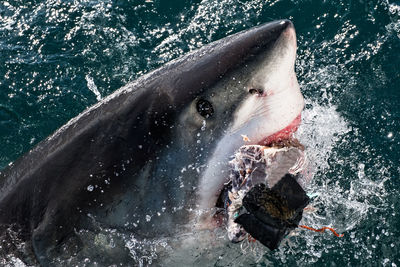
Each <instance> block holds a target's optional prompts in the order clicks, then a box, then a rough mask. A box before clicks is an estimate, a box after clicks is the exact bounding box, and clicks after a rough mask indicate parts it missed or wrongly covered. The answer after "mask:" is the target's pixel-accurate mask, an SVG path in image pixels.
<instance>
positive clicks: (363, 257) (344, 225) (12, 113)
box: [0, 0, 400, 266]
mask: <svg viewBox="0 0 400 267" xmlns="http://www.w3.org/2000/svg"><path fill="white" fill-rule="evenodd" d="M281 18H287V19H290V20H292V21H293V23H294V25H295V28H296V31H297V38H298V58H297V62H296V73H297V76H298V80H299V83H300V86H301V90H302V93H303V94H304V96H305V99H306V107H305V110H304V112H303V124H302V126H301V128H300V129H299V132H298V138H299V139H300V140H301V141H302V142H303V143H304V144H305V146H306V147H307V153H308V155H309V160H310V162H311V165H312V170H311V172H312V174H313V176H314V179H313V181H312V182H311V184H310V185H309V186H308V189H307V191H308V192H309V194H310V195H311V196H312V205H313V207H314V210H313V211H310V212H308V213H305V214H304V216H303V224H306V225H309V226H312V227H316V228H318V227H322V226H331V227H334V228H335V229H336V230H337V231H338V232H340V233H343V234H344V237H342V238H337V237H335V236H334V235H333V234H331V233H330V232H326V233H323V234H321V233H314V232H311V231H305V230H299V231H296V232H295V233H294V235H293V236H291V237H288V238H287V239H286V240H285V242H284V243H283V244H282V245H281V247H280V248H279V249H278V250H276V251H274V252H270V251H268V249H266V248H264V247H262V246H260V245H258V244H247V246H246V245H242V246H241V247H240V249H239V250H238V251H239V252H238V253H235V256H234V257H231V256H230V249H231V247H232V245H229V246H226V247H224V248H221V249H218V250H216V251H215V253H213V251H211V252H209V253H210V259H211V260H210V261H209V262H208V264H207V265H208V266H210V265H214V266H270V265H276V266H278V265H279V266H280V265H284V266H295V265H298V266H308V265H318V266H319V265H321V266H400V214H399V212H400V193H399V187H400V175H399V173H400V1H389V0H375V1H366V0H348V1H338V0H329V1H322V0H321V1H312V0H251V1H240V0H203V1H199V0H196V1H184V0H168V1H167V0H153V1H145V0H141V1H133V0H104V1H100V0H46V1H45V0H14V1H13V0H9V1H1V2H0V169H2V168H4V167H5V166H7V165H8V164H9V163H10V162H12V161H14V160H16V159H17V158H18V157H20V156H21V155H23V154H24V153H25V152H27V151H29V149H31V148H32V147H33V146H34V145H35V144H37V143H38V142H39V141H41V140H43V139H44V138H46V137H47V136H48V135H50V134H51V133H52V132H54V131H55V130H56V129H57V128H59V127H60V126H62V125H63V124H65V123H66V122H67V121H68V120H70V119H71V118H73V117H75V116H76V115H78V114H79V113H80V112H82V111H83V110H85V109H86V108H88V107H89V106H91V105H93V104H94V103H96V102H98V101H99V100H101V99H102V98H103V97H105V96H107V95H109V94H111V93H112V92H114V91H115V90H117V89H118V88H120V87H121V86H123V85H125V84H126V83H128V82H130V81H133V80H135V79H136V78H137V77H139V76H141V75H143V74H144V73H146V72H149V71H151V70H153V69H155V68H157V67H159V66H161V65H163V64H164V63H166V62H168V61H170V60H172V59H174V58H177V57H179V56H181V55H183V54H185V53H186V52H188V51H192V50H194V49H196V48H199V47H201V46H203V45H205V44H207V43H210V42H212V41H214V40H217V39H220V38H222V37H225V36H227V35H229V34H232V33H236V32H238V31H241V30H244V29H247V28H250V27H252V26H256V25H259V24H262V23H265V22H269V21H271V20H275V19H281ZM127 238H128V239H129V237H127ZM128 241H131V242H130V243H129V242H128ZM128 241H127V244H128V246H127V247H129V249H132V265H133V266H137V265H143V266H147V265H149V264H151V263H152V260H153V259H155V258H157V252H156V251H157V249H156V246H157V245H159V243H157V242H156V241H154V242H153V243H151V242H150V243H148V242H147V243H140V242H138V241H134V240H128ZM167 241H168V240H167ZM163 242H164V241H163ZM129 245H130V246H129ZM238 246H240V245H238ZM0 249H1V248H0ZM87 260H88V261H87V262H85V263H82V265H81V266H84V265H86V266H92V265H95V264H94V263H95V262H96V259H87ZM66 264H67V263H66ZM0 265H8V266H24V264H23V263H22V261H21V260H20V259H18V257H17V256H15V255H9V257H6V258H3V259H0Z"/></svg>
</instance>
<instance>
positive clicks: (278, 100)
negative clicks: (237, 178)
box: [178, 20, 304, 209]
mask: <svg viewBox="0 0 400 267" xmlns="http://www.w3.org/2000/svg"><path fill="white" fill-rule="evenodd" d="M225 42H226V43H227V44H224V43H225ZM244 44H246V45H247V46H246V48H248V47H251V48H252V50H250V49H249V51H246V53H247V54H246V55H245V56H244V55H243V58H242V60H241V61H238V63H237V65H235V67H232V68H231V69H230V70H229V71H226V72H225V73H224V74H223V75H221V76H220V78H219V80H218V81H217V82H216V83H215V84H213V85H212V86H209V87H207V88H206V89H205V90H203V91H201V93H200V94H198V95H196V97H194V98H193V101H192V102H191V103H190V104H189V105H187V106H186V108H185V109H184V111H183V112H181V114H182V115H181V116H180V125H181V126H182V127H181V130H182V131H180V133H181V134H178V135H180V136H181V140H184V141H183V143H181V145H182V146H185V147H188V148H189V147H191V146H193V144H196V146H197V148H196V149H197V150H194V151H192V153H195V154H200V153H201V152H200V151H204V152H203V153H202V154H204V153H205V154H207V159H206V160H205V163H204V164H205V167H204V171H203V172H202V175H201V176H200V178H199V179H200V180H199V184H198V186H199V188H198V190H197V197H198V202H197V205H198V207H199V208H200V209H209V208H211V207H213V206H215V203H216V201H217V198H218V195H219V192H220V190H221V188H222V186H223V184H224V183H225V182H226V179H227V176H228V169H229V168H228V166H227V164H228V162H229V159H230V157H231V156H232V155H233V153H234V152H235V151H236V150H237V149H238V148H239V147H240V146H242V145H244V144H247V145H253V144H259V145H268V144H270V143H272V142H276V141H279V140H283V139H289V138H290V137H291V135H292V134H293V132H295V131H296V130H297V127H298V125H299V123H300V120H301V119H300V114H301V111H302V109H303V106H304V100H303V97H302V94H301V92H300V89H299V85H298V82H297V78H296V75H295V72H294V63H295V59H296V48H297V45H296V34H295V30H294V27H293V24H292V23H291V22H290V21H287V20H282V21H276V22H272V23H268V24H265V25H261V26H259V27H256V28H254V29H251V30H250V31H245V32H242V33H238V34H236V35H235V36H233V37H231V39H229V40H222V44H221V45H223V46H232V48H236V49H232V50H234V51H240V52H242V51H244V48H243V47H244ZM225 49H226V48H225ZM231 53H232V54H231V57H230V58H229V59H226V58H223V60H225V61H230V60H232V61H234V60H237V59H238V58H239V57H240V56H241V55H240V54H239V55H237V54H234V52H231ZM216 60H221V59H216ZM198 144H200V145H198ZM198 147H200V150H199V148H198Z"/></svg>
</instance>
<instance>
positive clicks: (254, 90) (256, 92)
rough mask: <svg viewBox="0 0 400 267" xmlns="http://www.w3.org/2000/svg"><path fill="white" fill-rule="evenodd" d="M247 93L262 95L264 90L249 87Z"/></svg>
mask: <svg viewBox="0 0 400 267" xmlns="http://www.w3.org/2000/svg"><path fill="white" fill-rule="evenodd" d="M249 93H250V94H252V95H255V94H258V95H262V94H263V93H264V90H263V89H260V88H258V89H255V88H251V89H249Z"/></svg>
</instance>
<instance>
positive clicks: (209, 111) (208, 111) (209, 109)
mask: <svg viewBox="0 0 400 267" xmlns="http://www.w3.org/2000/svg"><path fill="white" fill-rule="evenodd" d="M196 108H197V112H199V114H200V115H201V116H203V117H204V118H209V117H211V116H212V115H213V114H214V108H213V106H212V104H211V103H210V101H207V100H205V99H202V98H200V99H199V100H198V101H197V103H196Z"/></svg>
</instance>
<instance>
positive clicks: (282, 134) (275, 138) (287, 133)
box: [259, 114, 301, 146]
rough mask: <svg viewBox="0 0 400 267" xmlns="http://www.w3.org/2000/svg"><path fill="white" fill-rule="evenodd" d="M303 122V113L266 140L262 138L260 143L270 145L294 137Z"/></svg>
mask: <svg viewBox="0 0 400 267" xmlns="http://www.w3.org/2000/svg"><path fill="white" fill-rule="evenodd" d="M300 123H301V114H299V116H297V117H296V118H295V119H294V120H293V121H292V122H291V123H290V124H289V125H288V126H286V127H285V128H283V129H282V130H280V131H279V132H276V133H274V134H272V135H270V136H268V137H267V138H265V139H264V140H262V141H261V142H260V143H259V144H260V145H264V146H265V145H270V144H271V143H276V142H279V141H282V140H288V139H290V138H291V137H292V135H293V133H294V132H296V131H297V129H298V128H299V125H300Z"/></svg>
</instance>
